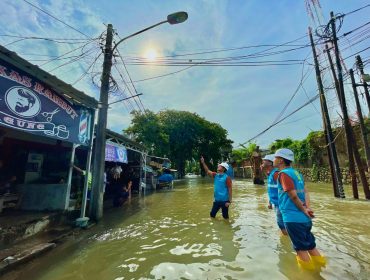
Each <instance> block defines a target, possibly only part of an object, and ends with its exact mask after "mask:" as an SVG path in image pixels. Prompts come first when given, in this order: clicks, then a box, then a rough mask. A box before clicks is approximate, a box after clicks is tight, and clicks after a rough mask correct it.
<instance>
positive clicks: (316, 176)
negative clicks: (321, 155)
mask: <svg viewBox="0 0 370 280" xmlns="http://www.w3.org/2000/svg"><path fill="white" fill-rule="evenodd" d="M311 178H312V181H313V182H317V181H318V180H319V168H318V167H317V165H316V164H313V165H312V168H311Z"/></svg>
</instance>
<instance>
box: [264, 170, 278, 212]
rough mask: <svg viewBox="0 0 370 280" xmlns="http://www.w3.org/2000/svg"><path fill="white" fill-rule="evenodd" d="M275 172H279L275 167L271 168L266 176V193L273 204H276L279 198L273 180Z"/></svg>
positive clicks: (275, 182) (275, 183)
mask: <svg viewBox="0 0 370 280" xmlns="http://www.w3.org/2000/svg"><path fill="white" fill-rule="evenodd" d="M276 172H279V170H278V169H277V168H274V169H272V170H271V172H270V174H269V175H268V177H267V193H268V196H269V199H270V203H272V204H274V205H278V199H279V197H278V186H277V181H275V180H274V175H275V173H276Z"/></svg>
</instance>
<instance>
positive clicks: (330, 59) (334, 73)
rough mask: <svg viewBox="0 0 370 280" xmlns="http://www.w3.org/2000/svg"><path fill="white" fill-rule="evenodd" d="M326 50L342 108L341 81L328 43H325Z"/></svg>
mask: <svg viewBox="0 0 370 280" xmlns="http://www.w3.org/2000/svg"><path fill="white" fill-rule="evenodd" d="M325 51H326V54H327V56H328V60H329V65H330V70H331V73H332V75H333V79H334V85H335V90H336V92H337V97H338V100H339V104H340V107H341V108H342V106H343V105H342V99H341V97H340V95H339V82H338V78H337V74H336V72H335V69H334V64H333V60H332V58H331V55H330V49H329V48H328V45H326V44H325Z"/></svg>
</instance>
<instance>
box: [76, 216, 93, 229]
mask: <svg viewBox="0 0 370 280" xmlns="http://www.w3.org/2000/svg"><path fill="white" fill-rule="evenodd" d="M89 220H90V219H89V217H83V218H78V219H76V226H77V227H81V228H85V227H87V224H88V223H89Z"/></svg>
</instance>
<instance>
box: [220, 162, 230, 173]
mask: <svg viewBox="0 0 370 280" xmlns="http://www.w3.org/2000/svg"><path fill="white" fill-rule="evenodd" d="M219 165H221V166H222V167H223V168H225V169H226V171H227V170H229V165H228V164H227V163H226V162H221V163H220V164H219Z"/></svg>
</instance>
